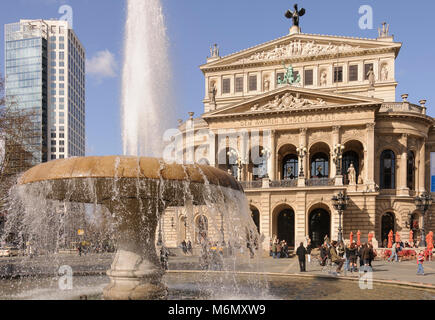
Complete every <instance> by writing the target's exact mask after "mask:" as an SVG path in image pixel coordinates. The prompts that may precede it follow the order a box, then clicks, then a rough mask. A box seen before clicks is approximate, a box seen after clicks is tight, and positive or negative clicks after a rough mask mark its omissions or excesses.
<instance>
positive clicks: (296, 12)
mask: <svg viewBox="0 0 435 320" xmlns="http://www.w3.org/2000/svg"><path fill="white" fill-rule="evenodd" d="M294 9H295V10H294V11H290V10H287V12H286V13H285V17H286V18H287V19H293V25H294V26H296V27H299V17H302V16H303V15H304V14H305V9H304V8H302V9H301V10H298V5H297V4H295V5H294Z"/></svg>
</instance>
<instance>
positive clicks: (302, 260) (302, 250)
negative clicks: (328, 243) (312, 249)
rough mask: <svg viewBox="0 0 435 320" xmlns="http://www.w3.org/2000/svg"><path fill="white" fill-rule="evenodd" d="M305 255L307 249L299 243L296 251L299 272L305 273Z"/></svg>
mask: <svg viewBox="0 0 435 320" xmlns="http://www.w3.org/2000/svg"><path fill="white" fill-rule="evenodd" d="M306 254H307V249H305V247H304V243H303V242H301V243H300V245H299V247H298V249H297V250H296V255H297V256H298V260H299V268H300V270H301V272H306V269H305V255H306Z"/></svg>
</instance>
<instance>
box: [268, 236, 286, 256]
mask: <svg viewBox="0 0 435 320" xmlns="http://www.w3.org/2000/svg"><path fill="white" fill-rule="evenodd" d="M269 252H270V256H271V257H273V258H274V259H279V258H289V257H290V254H289V246H288V243H287V242H286V241H285V240H281V241H279V239H278V238H273V239H271V240H270V250H269Z"/></svg>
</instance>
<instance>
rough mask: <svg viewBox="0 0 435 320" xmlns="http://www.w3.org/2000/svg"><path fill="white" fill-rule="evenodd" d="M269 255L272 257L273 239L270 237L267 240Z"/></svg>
mask: <svg viewBox="0 0 435 320" xmlns="http://www.w3.org/2000/svg"><path fill="white" fill-rule="evenodd" d="M269 255H270V256H271V257H273V239H272V238H270V241H269Z"/></svg>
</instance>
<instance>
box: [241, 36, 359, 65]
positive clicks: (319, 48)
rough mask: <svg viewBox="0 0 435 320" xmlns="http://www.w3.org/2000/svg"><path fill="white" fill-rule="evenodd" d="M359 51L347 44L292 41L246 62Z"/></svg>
mask: <svg viewBox="0 0 435 320" xmlns="http://www.w3.org/2000/svg"><path fill="white" fill-rule="evenodd" d="M358 49H360V47H359V46H351V45H349V44H345V43H342V44H340V45H336V44H331V43H328V44H319V43H315V42H314V41H302V40H294V41H291V42H290V43H288V44H285V45H280V46H275V48H274V49H272V50H264V51H261V52H257V53H255V54H253V55H251V56H250V57H248V58H247V59H246V60H248V61H261V60H276V59H285V58H293V57H298V56H315V55H322V54H336V53H344V52H351V51H355V50H358Z"/></svg>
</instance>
